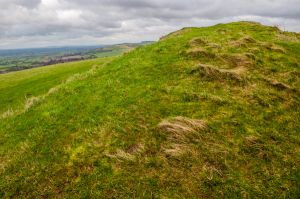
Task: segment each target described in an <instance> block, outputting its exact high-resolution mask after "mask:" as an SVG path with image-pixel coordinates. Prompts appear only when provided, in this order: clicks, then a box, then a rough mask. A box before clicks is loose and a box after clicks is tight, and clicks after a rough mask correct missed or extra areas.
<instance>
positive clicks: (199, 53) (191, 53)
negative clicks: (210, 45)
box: [186, 47, 216, 58]
mask: <svg viewBox="0 0 300 199" xmlns="http://www.w3.org/2000/svg"><path fill="white" fill-rule="evenodd" d="M186 54H187V56H188V57H190V58H200V57H205V58H215V57H216V55H215V54H214V53H213V52H209V51H207V50H206V49H204V48H202V47H195V48H191V49H189V50H187V51H186Z"/></svg>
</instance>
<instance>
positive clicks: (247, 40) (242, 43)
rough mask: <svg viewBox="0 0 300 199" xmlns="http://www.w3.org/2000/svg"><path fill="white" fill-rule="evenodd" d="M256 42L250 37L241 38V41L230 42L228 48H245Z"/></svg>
mask: <svg viewBox="0 0 300 199" xmlns="http://www.w3.org/2000/svg"><path fill="white" fill-rule="evenodd" d="M255 43H257V41H256V40H255V39H253V38H252V37H250V36H245V37H242V38H241V39H238V40H234V41H230V42H229V46H232V47H235V48H241V47H247V46H248V45H249V44H255Z"/></svg>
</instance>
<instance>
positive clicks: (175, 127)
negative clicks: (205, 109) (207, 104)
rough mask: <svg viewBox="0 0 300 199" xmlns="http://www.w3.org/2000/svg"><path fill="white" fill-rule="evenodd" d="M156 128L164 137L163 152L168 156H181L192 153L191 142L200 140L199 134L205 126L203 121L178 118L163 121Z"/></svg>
mask: <svg viewBox="0 0 300 199" xmlns="http://www.w3.org/2000/svg"><path fill="white" fill-rule="evenodd" d="M158 128H159V129H160V131H161V132H163V133H164V134H165V135H166V142H165V143H164V145H163V147H162V150H163V152H164V153H165V154H166V155H170V156H181V155H184V154H186V153H187V152H192V151H193V146H192V144H191V140H194V141H195V140H199V139H201V136H202V135H201V132H202V131H203V130H205V129H206V128H207V126H206V123H205V122H204V121H203V120H197V119H190V118H186V117H181V116H179V117H174V118H171V119H168V120H163V121H162V122H161V123H159V124H158Z"/></svg>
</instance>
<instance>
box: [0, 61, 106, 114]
mask: <svg viewBox="0 0 300 199" xmlns="http://www.w3.org/2000/svg"><path fill="white" fill-rule="evenodd" d="M103 60H104V59H103ZM99 62H100V63H101V62H102V60H101V59H97V60H89V61H81V62H74V63H65V64H57V65H52V66H45V67H41V68H34V69H30V70H24V71H19V72H12V73H7V74H2V75H0V82H1V83H0V104H1V106H0V114H2V113H4V112H6V111H11V110H12V109H16V108H18V107H19V106H20V105H23V104H24V101H25V100H26V99H27V98H30V97H32V96H38V95H41V94H43V93H46V92H48V90H49V89H50V88H52V87H54V86H56V85H59V84H61V83H62V81H64V80H66V79H68V77H71V76H72V75H74V74H76V73H82V72H86V71H88V70H89V69H91V68H92V67H93V66H94V65H96V64H99Z"/></svg>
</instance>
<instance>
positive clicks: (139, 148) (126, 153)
mask: <svg viewBox="0 0 300 199" xmlns="http://www.w3.org/2000/svg"><path fill="white" fill-rule="evenodd" d="M144 149H145V147H144V145H143V144H136V145H132V146H130V147H129V148H128V149H127V150H121V149H117V150H116V151H115V152H114V153H108V154H106V155H107V156H108V157H110V158H113V159H116V160H118V161H121V162H122V161H129V162H134V161H136V160H137V158H138V157H139V156H140V155H141V154H142V153H143V152H144Z"/></svg>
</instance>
